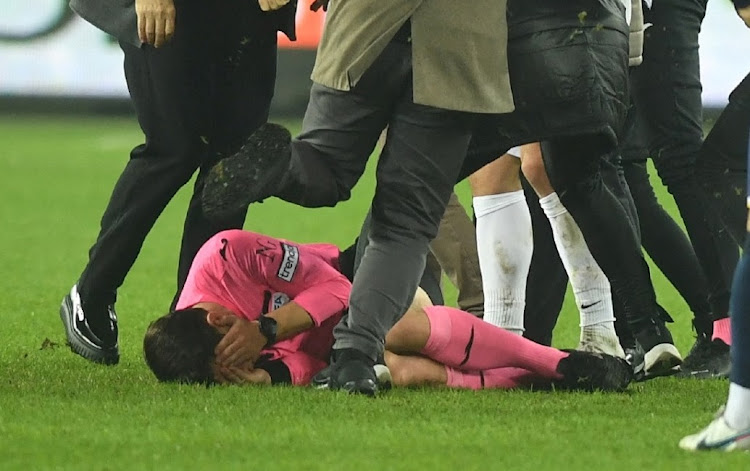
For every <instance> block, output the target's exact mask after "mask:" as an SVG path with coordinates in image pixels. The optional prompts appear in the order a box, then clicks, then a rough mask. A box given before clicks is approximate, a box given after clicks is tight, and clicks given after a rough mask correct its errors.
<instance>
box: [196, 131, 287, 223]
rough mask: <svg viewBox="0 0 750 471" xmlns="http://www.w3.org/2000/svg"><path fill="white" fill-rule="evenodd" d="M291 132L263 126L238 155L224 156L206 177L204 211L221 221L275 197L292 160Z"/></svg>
mask: <svg viewBox="0 0 750 471" xmlns="http://www.w3.org/2000/svg"><path fill="white" fill-rule="evenodd" d="M291 139H292V136H291V134H290V133H289V131H288V130H287V129H286V128H284V127H283V126H279V125H278V124H273V123H266V124H264V125H262V126H260V127H259V128H258V129H257V130H256V131H255V132H254V133H253V134H252V135H251V136H250V137H249V138H248V139H247V140H246V141H245V144H244V145H243V146H242V147H241V148H240V150H238V151H237V152H236V153H235V154H233V155H231V156H229V157H226V158H224V159H221V160H220V161H219V162H218V163H217V164H216V165H214V166H213V167H212V168H211V170H210V171H209V172H208V175H207V176H206V183H205V186H204V188H203V194H202V205H203V213H204V214H205V215H206V217H208V218H209V219H213V220H222V219H226V218H228V217H230V216H232V215H235V214H237V213H239V212H240V211H244V210H246V209H247V207H248V205H250V203H255V202H258V201H261V200H263V199H266V198H268V197H271V196H273V195H274V194H275V193H276V192H277V190H278V189H279V186H280V183H281V180H282V178H283V176H284V174H285V173H286V172H287V170H288V168H289V161H290V160H291V149H290V146H291Z"/></svg>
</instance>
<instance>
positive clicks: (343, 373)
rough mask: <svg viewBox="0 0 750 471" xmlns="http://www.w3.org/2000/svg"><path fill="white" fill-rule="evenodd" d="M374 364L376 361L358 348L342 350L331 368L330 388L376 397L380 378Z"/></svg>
mask: <svg viewBox="0 0 750 471" xmlns="http://www.w3.org/2000/svg"><path fill="white" fill-rule="evenodd" d="M374 364H375V362H374V361H372V360H371V359H370V358H369V357H368V356H367V355H365V354H364V353H361V352H360V351H358V350H355V349H343V350H340V351H339V352H337V355H336V361H335V362H334V364H333V366H332V368H331V378H330V381H329V382H328V389H331V390H339V389H340V390H343V391H346V392H348V393H350V394H364V395H365V396H370V397H375V396H376V395H377V393H378V378H377V376H376V375H375V369H374V368H373V366H374Z"/></svg>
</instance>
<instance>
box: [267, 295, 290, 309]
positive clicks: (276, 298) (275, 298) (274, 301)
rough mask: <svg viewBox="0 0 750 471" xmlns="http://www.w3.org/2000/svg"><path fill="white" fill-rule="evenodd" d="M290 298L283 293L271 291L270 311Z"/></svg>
mask: <svg viewBox="0 0 750 471" xmlns="http://www.w3.org/2000/svg"><path fill="white" fill-rule="evenodd" d="M290 300H291V299H290V298H289V296H287V295H286V294H284V293H273V295H272V296H271V311H275V310H276V309H278V308H280V307H281V306H283V305H285V304H286V303H288V302H289V301H290Z"/></svg>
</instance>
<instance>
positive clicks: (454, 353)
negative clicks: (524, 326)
mask: <svg viewBox="0 0 750 471" xmlns="http://www.w3.org/2000/svg"><path fill="white" fill-rule="evenodd" d="M425 313H426V314H427V319H428V320H429V321H430V337H429V338H428V339H427V344H426V345H425V346H424V348H423V349H422V354H424V355H425V356H427V357H429V358H432V359H433V360H435V361H437V362H439V363H442V364H444V365H446V366H450V367H453V368H457V369H460V370H463V371H479V370H490V369H494V368H505V367H516V368H522V369H524V370H528V371H530V372H532V373H536V374H537V375H539V376H542V377H544V378H552V379H557V378H560V377H561V376H560V374H559V373H557V365H558V363H560V360H562V359H563V358H565V357H567V356H568V354H567V353H565V352H561V351H560V350H557V349H554V348H550V347H545V346H543V345H539V344H537V343H534V342H532V341H531V340H527V339H525V338H523V337H521V336H518V335H515V334H512V333H510V332H508V331H507V330H503V329H501V328H499V327H495V326H494V325H491V324H489V323H487V322H484V321H483V320H481V319H477V318H476V317H474V316H472V315H471V314H469V313H467V312H464V311H460V310H458V309H455V308H452V307H446V306H430V307H427V308H425Z"/></svg>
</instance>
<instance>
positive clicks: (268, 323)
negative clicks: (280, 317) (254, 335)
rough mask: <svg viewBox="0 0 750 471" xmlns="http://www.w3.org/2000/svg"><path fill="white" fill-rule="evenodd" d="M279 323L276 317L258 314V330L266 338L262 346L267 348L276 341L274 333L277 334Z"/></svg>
mask: <svg viewBox="0 0 750 471" xmlns="http://www.w3.org/2000/svg"><path fill="white" fill-rule="evenodd" d="M278 329H279V325H278V323H277V322H276V319H274V318H272V317H268V316H260V318H258V330H259V331H260V334H261V335H262V336H263V337H265V338H266V344H265V346H264V347H263V348H268V347H270V346H271V345H273V344H274V343H276V335H277V334H278Z"/></svg>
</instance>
